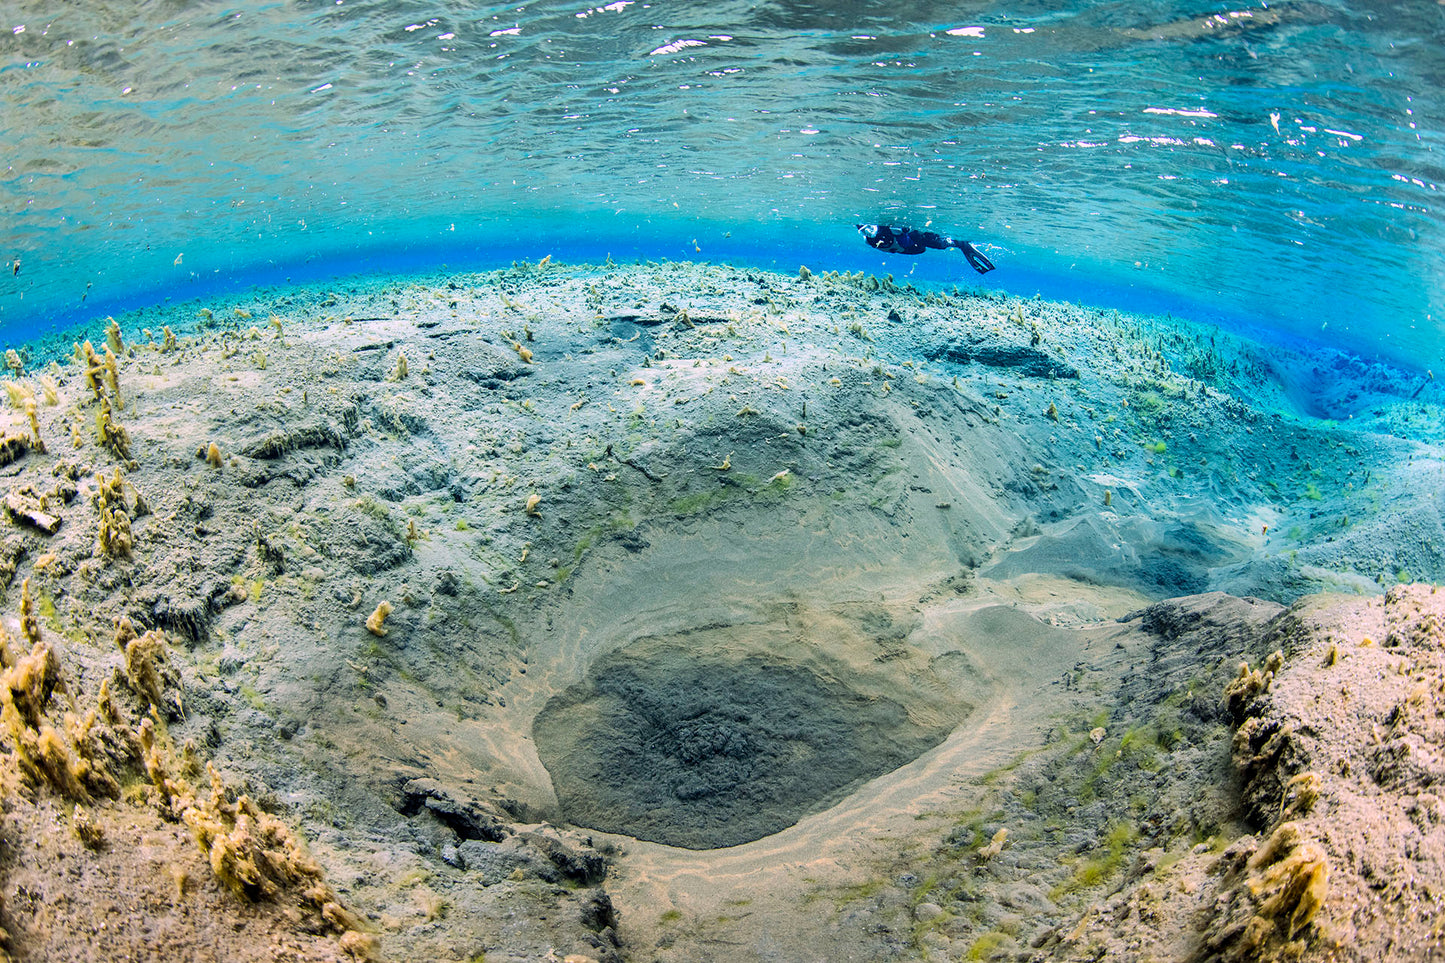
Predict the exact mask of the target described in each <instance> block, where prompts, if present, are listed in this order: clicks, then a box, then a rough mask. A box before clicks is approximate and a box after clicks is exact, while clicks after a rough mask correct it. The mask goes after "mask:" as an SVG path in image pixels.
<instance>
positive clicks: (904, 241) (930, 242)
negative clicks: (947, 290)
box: [858, 224, 993, 274]
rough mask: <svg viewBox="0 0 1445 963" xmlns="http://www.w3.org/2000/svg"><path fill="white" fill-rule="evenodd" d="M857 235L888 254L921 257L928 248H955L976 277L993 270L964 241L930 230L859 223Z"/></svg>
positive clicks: (986, 259)
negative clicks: (917, 255) (975, 272)
mask: <svg viewBox="0 0 1445 963" xmlns="http://www.w3.org/2000/svg"><path fill="white" fill-rule="evenodd" d="M858 233H859V234H862V235H863V240H865V241H867V242H868V246H869V247H873V248H877V249H878V250H880V251H886V252H887V253H889V254H922V253H923V252H924V251H926V250H929V249H932V250H935V251H946V250H948V249H949V248H951V247H956V248H958V249H959V250H960V251H962V252H963V256H964V257H966V258H968V263H969V264H971V265H972V266H973V269H974V270H975V271H977V272H978V273H979V274H987V273H988V272H989V271H992V270H993V262H992V261H990V260H989V259H988V258H986V257H984V256H983V255H982V254H981V253H979V251H978V249H977V248H975V247H974V246H973V245H972V244H970V243H968V242H967V241H955V240H954V239H953V238H951V237H944V236H942V235H941V234H935V233H933V232H932V231H915V230H914V229H913V228H911V227H888V226H887V225H885V224H859V225H858Z"/></svg>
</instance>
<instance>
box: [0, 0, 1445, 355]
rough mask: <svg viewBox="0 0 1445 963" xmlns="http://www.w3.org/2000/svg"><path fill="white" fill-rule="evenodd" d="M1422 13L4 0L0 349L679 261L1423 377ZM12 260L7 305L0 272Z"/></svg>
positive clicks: (1413, 6)
mask: <svg viewBox="0 0 1445 963" xmlns="http://www.w3.org/2000/svg"><path fill="white" fill-rule="evenodd" d="M1442 91H1445V6H1442V5H1440V4H1437V3H1436V2H1434V0H1401V2H1388V0H1371V2H1351V3H1348V4H1347V3H1344V2H1342V0H1331V2H1316V0H1296V2H1283V3H1270V4H1268V5H1265V4H1260V3H1252V4H1244V3H1240V4H1221V3H1218V2H1212V0H1202V2H1194V3H1190V2H1183V0H1154V2H1130V3H1122V2H1105V0H1096V2H1076V3H1070V4H1046V3H1041V2H1038V0H1017V2H1013V3H989V2H974V3H942V2H918V0H912V2H896V0H895V2H888V3H881V2H862V0H841V2H831V3H816V4H814V3H805V2H770V3H748V2H738V0H722V2H713V3H678V2H651V3H647V2H631V3H629V2H625V0H624V2H618V3H613V4H610V5H608V6H605V7H604V6H587V5H585V4H583V3H581V2H560V0H547V2H538V3H526V4H510V5H501V4H464V3H457V2H434V3H421V2H412V0H402V2H397V0H291V2H272V3H266V2H258V3H241V4H235V3H225V4H223V3H210V2H180V0H162V2H140V3H106V4H100V3H78V2H77V3H64V4H56V3H53V2H52V3H40V2H29V0H5V2H3V3H0V142H3V144H4V145H5V146H4V153H3V155H0V204H3V215H0V216H3V229H0V258H4V260H5V263H6V265H7V266H6V267H5V269H4V271H3V273H0V328H3V331H4V335H5V340H6V341H7V342H8V343H15V342H18V341H21V340H25V339H26V338H28V337H31V336H34V335H37V334H41V333H44V332H47V331H49V330H52V329H53V328H54V327H56V326H58V325H65V324H69V323H73V322H75V321H78V320H84V319H86V318H89V317H96V316H100V315H103V314H105V313H107V312H111V311H114V310H117V309H119V308H120V307H124V306H138V305H142V304H145V303H150V302H154V301H158V300H161V299H164V298H168V297H169V298H183V297H190V296H194V295H197V294H204V293H207V292H209V291H212V290H216V289H217V288H226V287H245V286H247V285H250V284H253V283H269V282H275V281H284V280H285V279H286V278H292V279H295V280H297V281H300V280H302V279H314V278H317V277H328V276H330V275H333V274H340V273H347V272H351V271H358V270H383V271H405V270H410V269H412V268H416V267H428V268H430V267H435V266H438V265H441V264H447V265H451V266H455V267H458V268H461V267H467V268H472V267H481V266H486V265H488V264H505V263H510V262H511V261H512V260H513V259H523V258H526V259H536V258H538V257H541V256H542V255H545V254H551V255H553V256H554V257H555V258H558V259H562V260H580V259H584V258H600V257H603V256H605V255H606V254H608V253H610V254H612V256H613V257H614V258H618V259H623V258H633V257H650V258H673V259H682V258H697V259H702V260H711V261H721V260H727V261H732V262H735V263H737V262H752V263H757V264H762V265H775V266H777V267H779V268H782V269H785V270H789V271H793V270H796V268H797V265H799V264H808V265H809V266H810V267H812V268H813V269H814V270H822V269H827V268H848V269H857V268H865V269H868V270H871V271H876V272H879V273H883V272H891V273H894V274H895V275H897V276H899V277H900V278H902V277H904V276H909V275H911V276H912V277H913V278H914V279H915V280H922V281H928V282H936V283H942V284H950V283H960V284H965V285H972V284H975V283H978V281H977V278H976V276H975V275H974V274H973V273H972V272H971V271H970V270H969V269H968V268H967V266H966V265H965V264H964V262H963V260H962V258H961V257H959V256H958V255H957V253H956V252H948V253H947V255H943V254H937V253H934V254H929V255H927V256H924V257H921V258H917V259H908V258H904V257H899V256H892V257H889V256H885V255H881V254H877V253H874V252H871V251H869V250H868V249H867V248H865V247H864V246H863V245H862V244H861V243H860V241H859V239H858V237H857V235H856V234H855V233H854V230H853V224H854V222H856V221H873V220H884V221H894V222H907V223H914V224H922V223H924V222H929V221H931V222H932V226H933V227H934V228H935V229H938V230H942V231H944V232H947V233H953V234H955V235H958V236H963V237H967V238H970V239H972V240H973V241H974V242H975V243H977V244H979V246H980V247H982V248H983V250H985V251H986V252H987V253H988V254H989V256H990V257H992V259H993V260H994V261H995V262H996V263H997V264H998V270H997V271H995V272H994V273H993V274H990V275H989V276H988V277H987V278H986V279H984V280H983V282H982V283H983V284H985V285H986V286H990V287H994V288H1001V289H1004V290H1007V291H1010V292H1015V293H1019V294H1024V295H1031V294H1035V293H1041V294H1043V295H1045V296H1048V297H1059V298H1066V299H1071V300H1078V301H1086V302H1089V303H1094V304H1103V305H1111V306H1116V307H1121V308H1135V309H1143V310H1149V311H1160V312H1162V311H1171V312H1173V313H1176V314H1180V315H1184V316H1189V317H1197V318H1200V319H1203V320H1211V321H1219V320H1222V321H1225V322H1227V323H1232V324H1240V325H1249V326H1254V327H1257V328H1263V329H1265V330H1267V331H1269V332H1272V333H1274V334H1276V335H1278V336H1281V337H1287V338H1306V339H1311V340H1315V341H1325V342H1328V343H1332V344H1336V345H1339V346H1342V347H1345V348H1346V349H1348V350H1350V351H1357V352H1360V353H1363V354H1367V355H1369V354H1379V355H1384V356H1387V357H1390V358H1393V359H1395V360H1398V361H1404V362H1406V363H1409V364H1411V365H1415V366H1418V367H1422V368H1423V367H1429V366H1434V367H1436V368H1440V367H1441V365H1442V363H1445V267H1442V265H1445V257H1442V254H1445V217H1442V212H1441V191H1442V187H1445V138H1442V131H1445V103H1442ZM16 260H18V261H19V262H20V270H19V273H18V274H15V273H14V272H13V270H12V267H11V265H12V264H13V262H14V261H16Z"/></svg>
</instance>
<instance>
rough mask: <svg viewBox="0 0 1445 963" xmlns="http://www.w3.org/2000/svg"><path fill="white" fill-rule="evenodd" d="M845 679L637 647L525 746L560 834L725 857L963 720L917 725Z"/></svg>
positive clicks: (869, 683)
mask: <svg viewBox="0 0 1445 963" xmlns="http://www.w3.org/2000/svg"><path fill="white" fill-rule="evenodd" d="M697 641H698V640H697V639H693V642H694V643H696V642H697ZM850 674H853V673H851V671H850V670H848V669H846V668H845V667H843V666H842V665H841V664H833V665H829V664H822V663H820V661H819V660H818V659H811V660H808V664H806V665H805V664H802V663H800V662H796V661H791V660H788V659H786V658H783V657H781V656H779V655H778V654H776V653H774V652H770V651H758V650H756V649H754V650H752V651H746V652H742V653H738V652H728V651H708V650H707V649H706V648H705V647H704V648H701V649H700V647H699V646H697V645H696V644H691V645H682V644H678V643H677V642H675V641H674V642H670V643H669V642H666V641H662V640H647V641H644V642H639V643H634V644H633V645H630V646H627V647H625V648H623V649H620V650H617V651H615V652H613V653H611V654H609V655H606V656H604V657H602V658H601V659H599V660H598V662H597V663H596V664H594V665H593V667H592V670H591V672H590V673H589V674H588V677H587V679H586V680H584V681H583V682H582V683H580V684H578V685H575V686H573V687H572V688H570V689H569V690H567V691H566V692H564V693H562V694H560V695H558V696H556V697H554V698H553V699H552V700H551V701H550V702H548V703H547V705H546V706H545V707H544V708H543V710H542V711H541V713H539V714H538V716H537V719H536V722H535V723H534V727H533V735H534V737H535V740H536V745H537V752H538V755H539V756H540V757H541V760H542V762H543V764H544V765H545V766H546V767H547V770H548V772H550V773H551V775H552V782H553V785H554V787H555V789H556V791H557V798H558V800H559V802H560V803H561V806H562V811H563V814H564V816H565V817H566V819H567V820H568V821H569V822H571V823H573V824H575V825H579V826H585V827H588V828H592V829H598V830H602V831H604V832H613V833H621V834H624V835H628V836H634V837H636V838H639V839H646V840H651V841H653V842H659V843H666V844H668V845H672V846H681V847H686V848H688V849H715V848H719V847H723V846H735V845H738V844H740V843H746V842H750V841H752V840H755V839H760V838H762V837H763V836H767V835H770V834H772V833H775V832H778V831H779V830H782V829H786V828H787V827H789V826H791V825H793V824H794V823H796V822H797V821H798V820H799V819H801V818H802V817H804V816H806V815H808V814H809V813H813V812H818V811H820V810H823V809H826V808H827V807H828V806H830V805H832V804H833V803H835V802H837V801H838V800H840V799H842V798H843V797H844V796H846V795H847V794H848V793H849V792H851V791H852V790H854V789H856V788H857V787H858V786H859V785H861V784H862V783H864V782H866V781H868V780H869V779H872V778H875V777H877V776H881V775H883V774H885V773H887V772H890V771H892V770H894V769H896V768H898V767H899V766H901V765H903V764H904V763H907V762H909V761H911V760H913V759H915V758H917V757H918V756H919V755H921V754H923V753H924V752H926V751H928V750H929V749H931V748H933V747H934V746H936V745H938V744H939V743H940V742H942V741H943V739H944V738H945V737H946V736H947V735H948V732H949V731H950V730H951V729H952V728H953V726H954V725H955V724H956V723H957V721H958V719H959V718H961V716H962V714H964V713H966V711H967V708H966V707H963V706H959V705H955V706H953V707H952V708H953V710H954V711H952V712H943V713H940V712H937V711H929V712H926V713H923V715H924V716H925V718H927V719H928V720H930V721H927V722H919V721H918V719H917V718H916V716H917V715H918V713H910V711H909V709H908V707H907V706H906V705H905V704H904V701H900V700H908V701H912V700H911V699H910V697H909V694H908V693H907V691H906V687H904V689H902V690H900V691H899V692H898V693H897V694H898V696H899V698H892V697H890V696H888V695H882V694H880V693H879V691H878V689H879V686H878V685H877V681H878V680H876V679H869V680H864V679H861V678H854V679H849V676H850ZM933 695H934V696H935V697H936V693H933ZM919 696H920V698H922V700H923V701H926V702H934V701H936V698H935V699H930V698H928V697H927V696H923V695H922V694H919ZM935 708H936V707H935Z"/></svg>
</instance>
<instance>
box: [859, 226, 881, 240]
mask: <svg viewBox="0 0 1445 963" xmlns="http://www.w3.org/2000/svg"><path fill="white" fill-rule="evenodd" d="M856 226H857V228H858V233H859V234H862V235H863V236H864V237H877V236H878V225H877V224H859V225H856Z"/></svg>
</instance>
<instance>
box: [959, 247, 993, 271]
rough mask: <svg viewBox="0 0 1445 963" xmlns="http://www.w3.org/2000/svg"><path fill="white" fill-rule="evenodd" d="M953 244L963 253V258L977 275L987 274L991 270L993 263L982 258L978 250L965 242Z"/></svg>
mask: <svg viewBox="0 0 1445 963" xmlns="http://www.w3.org/2000/svg"><path fill="white" fill-rule="evenodd" d="M953 243H954V244H955V245H957V247H958V249H959V250H960V251H962V252H963V256H964V257H966V258H968V263H969V264H970V265H972V266H973V269H974V270H975V271H977V272H978V273H979V274H987V273H988V272H990V271H992V270H993V262H992V261H990V260H989V259H988V258H986V257H984V256H983V254H982V252H980V251H979V250H978V248H976V247H974V246H973V245H972V244H970V243H968V242H967V241H954V242H953Z"/></svg>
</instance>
